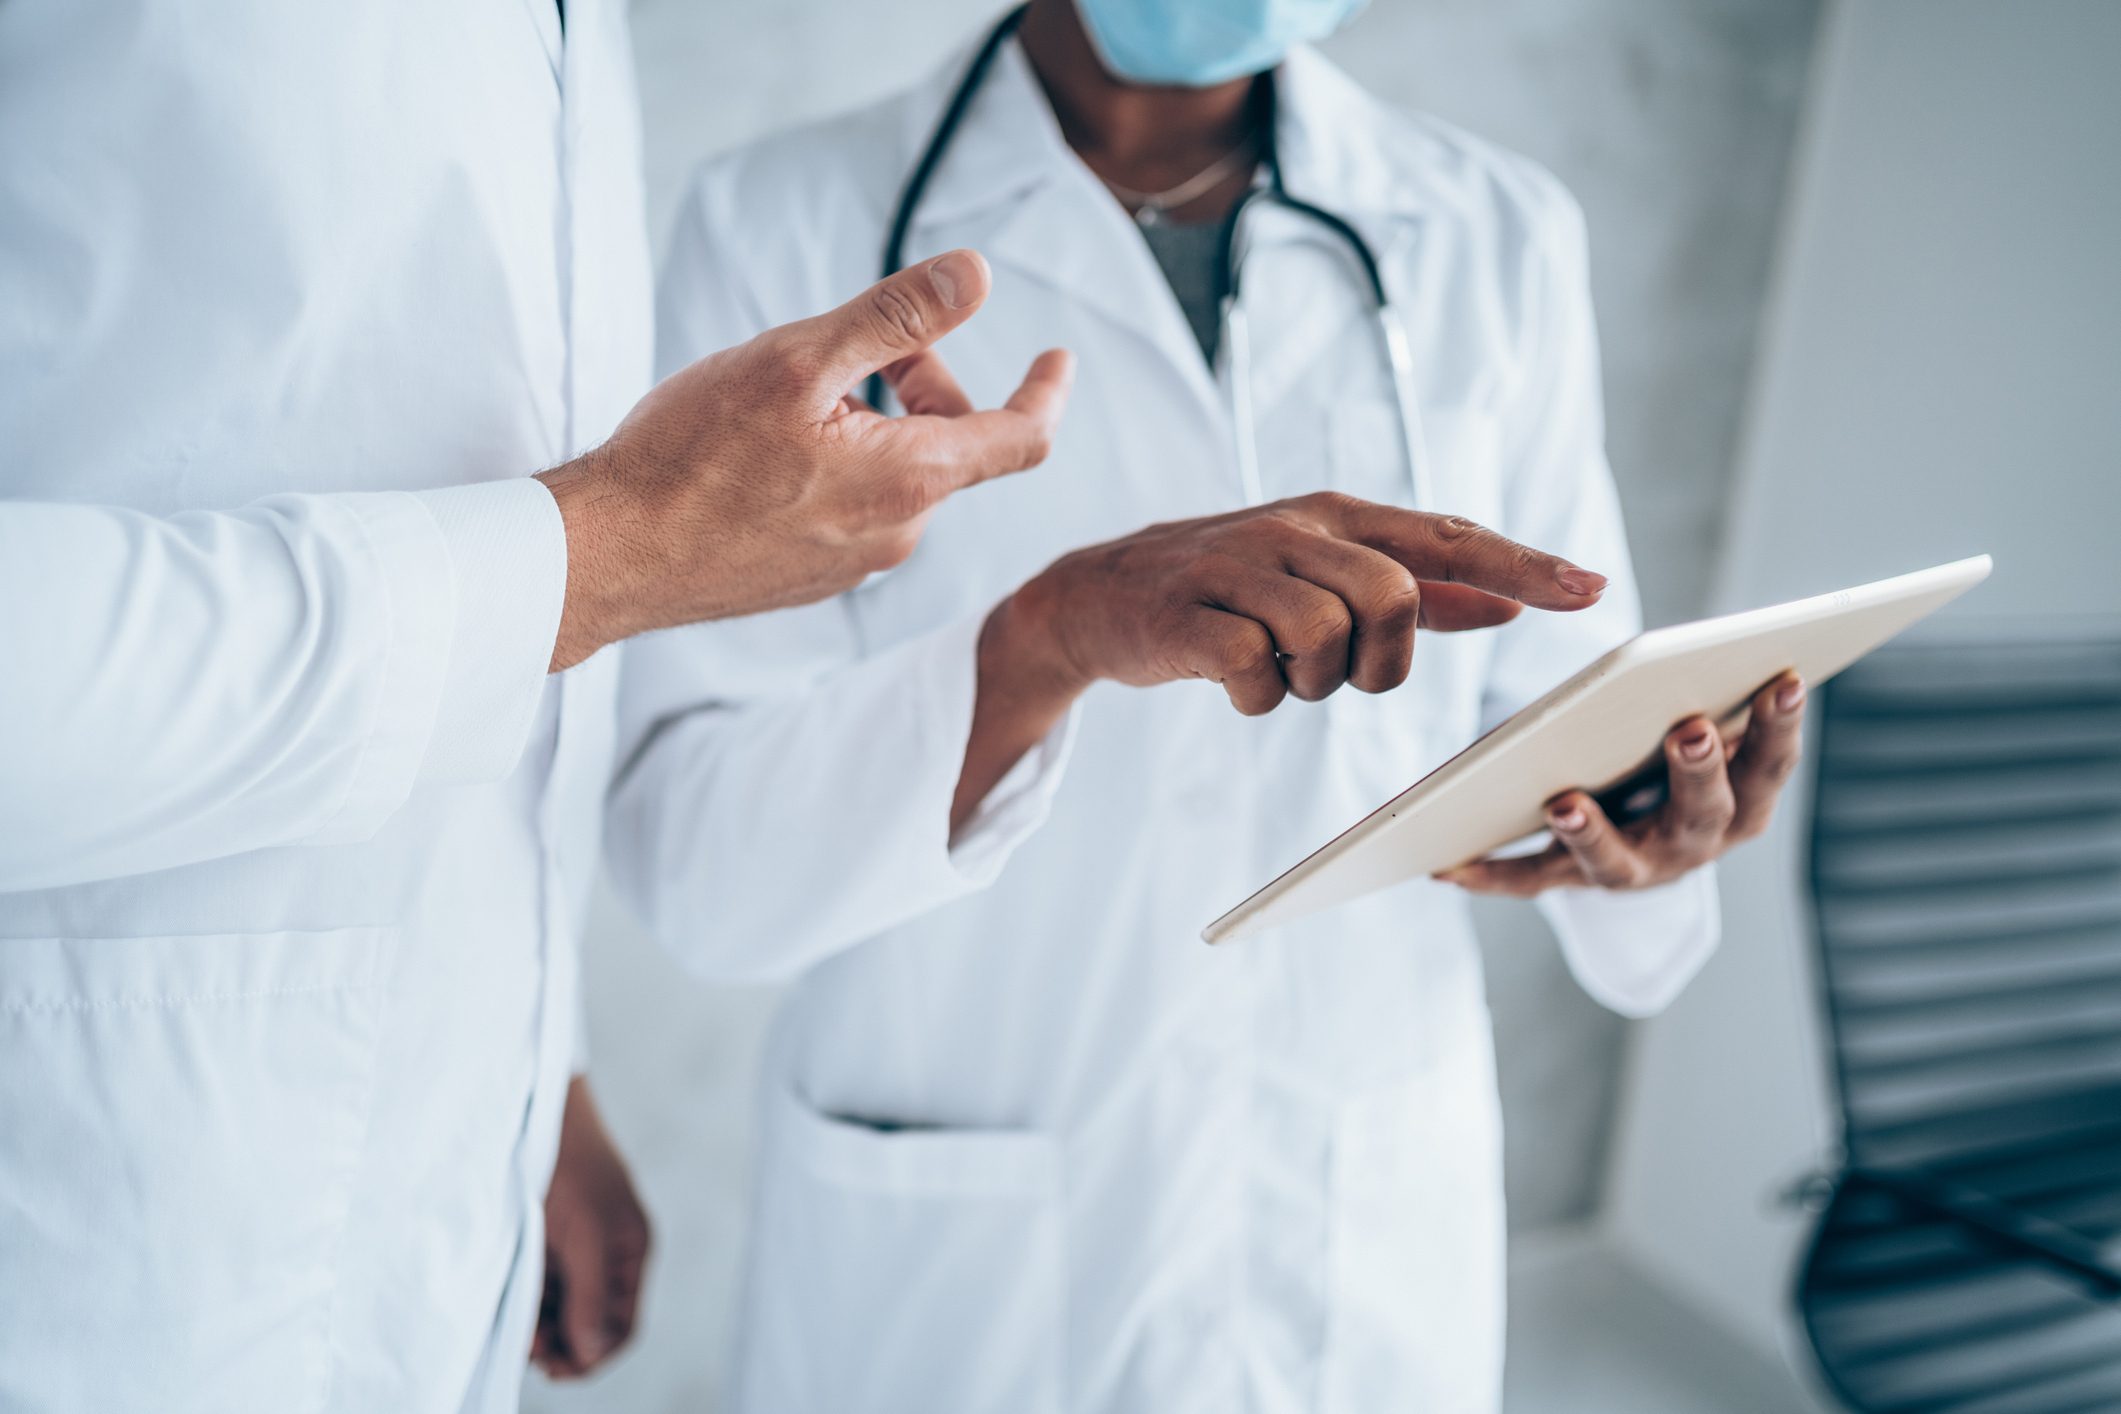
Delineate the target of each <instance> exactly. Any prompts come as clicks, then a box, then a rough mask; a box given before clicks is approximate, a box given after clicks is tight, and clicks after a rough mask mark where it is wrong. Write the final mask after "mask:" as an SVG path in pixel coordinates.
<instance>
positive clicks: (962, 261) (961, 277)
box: [928, 250, 979, 309]
mask: <svg viewBox="0 0 2121 1414" xmlns="http://www.w3.org/2000/svg"><path fill="white" fill-rule="evenodd" d="M928 280H929V282H930V283H931V284H933V285H934V286H935V292H936V293H937V294H938V295H941V296H942V299H943V303H944V304H947V305H949V306H950V307H951V308H952V309H963V308H964V307H965V306H966V305H968V304H970V303H972V291H973V289H974V287H975V286H976V285H977V284H978V283H979V271H978V269H977V268H976V267H975V266H974V265H973V263H972V257H971V256H970V255H967V254H966V253H965V252H964V251H961V250H953V251H951V252H950V253H949V254H948V255H939V256H937V257H936V258H935V259H934V260H933V261H932V262H930V264H929V266H928Z"/></svg>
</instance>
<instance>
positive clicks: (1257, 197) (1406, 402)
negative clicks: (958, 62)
mask: <svg viewBox="0 0 2121 1414" xmlns="http://www.w3.org/2000/svg"><path fill="white" fill-rule="evenodd" d="M1024 8H1025V7H1023V6H1019V7H1018V8H1016V9H1014V10H1012V11H1010V12H1009V13H1008V14H1006V15H1004V16H1003V17H1002V18H1001V21H1000V22H999V23H998V24H996V25H995V26H994V28H993V30H992V31H990V32H989V33H988V35H987V38H986V40H985V41H984V42H983V43H982V44H981V45H980V47H979V52H978V53H976V54H974V55H973V56H972V62H971V64H970V65H968V66H967V67H966V69H965V76H964V77H963V78H962V79H960V80H959V81H958V85H957V88H956V89H955V90H954V91H952V93H951V95H950V101H949V102H948V103H947V104H945V105H944V107H943V115H942V117H941V118H940V119H938V120H937V121H936V125H935V131H934V132H933V133H932V134H930V135H929V138H928V145H927V146H926V147H924V148H922V149H921V156H920V160H919V161H918V162H916V163H915V164H914V166H913V172H912V174H911V175H910V176H908V177H907V179H906V185H905V186H904V187H903V188H902V189H901V190H900V192H899V198H898V205H897V206H896V207H894V208H893V209H892V213H891V228H890V234H889V236H888V237H886V239H885V241H884V259H883V265H882V269H881V272H880V273H879V275H878V278H879V279H885V278H889V277H890V276H892V275H894V274H896V273H897V272H898V271H899V270H900V269H902V268H903V267H904V266H905V263H906V261H905V254H906V234H907V232H908V231H909V230H910V229H911V228H912V226H913V217H914V213H915V212H916V211H917V210H918V209H919V207H920V203H921V198H922V196H924V195H925V194H926V192H927V190H928V182H929V180H930V179H931V178H932V177H933V176H934V175H935V169H936V168H937V167H939V166H941V165H942V161H943V156H944V154H945V153H946V152H948V150H949V148H950V144H951V143H952V142H953V141H954V140H955V139H956V137H957V133H958V129H959V128H960V127H961V126H963V124H964V121H965V113H966V111H967V110H968V109H970V108H971V106H972V100H973V98H974V97H975V96H977V95H978V93H979V90H980V86H981V85H982V84H984V83H985V82H986V81H987V75H988V72H989V70H991V69H992V68H993V67H994V60H995V56H996V55H998V54H999V53H1000V52H1001V49H1002V45H1003V44H1004V43H1006V42H1007V41H1008V39H1009V37H1010V36H1011V35H1012V34H1014V33H1016V28H1017V26H1018V25H1019V24H1021V23H1022V22H1023V18H1024ZM1265 127H1266V132H1267V135H1268V136H1267V150H1266V152H1265V153H1264V154H1263V156H1262V158H1261V162H1260V165H1261V166H1262V167H1263V168H1264V169H1265V171H1266V180H1265V181H1264V182H1263V183H1261V184H1259V185H1257V186H1254V187H1253V188H1252V189H1251V190H1250V191H1248V192H1246V193H1245V194H1244V195H1243V196H1242V197H1240V198H1238V201H1237V204H1236V205H1235V206H1233V207H1231V209H1230V213H1229V215H1227V216H1226V217H1224V218H1223V228H1222V248H1221V252H1220V255H1219V257H1218V258H1219V262H1220V268H1219V270H1218V272H1217V273H1218V274H1219V275H1220V276H1221V284H1222V287H1223V288H1224V289H1225V290H1227V291H1228V292H1229V293H1228V294H1227V295H1225V296H1224V298H1223V307H1222V337H1223V349H1224V354H1225V359H1226V362H1225V368H1226V370H1227V372H1228V374H1229V398H1230V421H1231V430H1232V433H1233V439H1234V441H1235V443H1236V449H1237V471H1238V476H1239V479H1240V480H1241V482H1242V484H1243V487H1244V495H1245V503H1246V504H1247V505H1253V506H1256V505H1260V504H1262V503H1263V502H1264V501H1265V500H1266V494H1265V492H1264V490H1263V489H1262V487H1261V483H1260V473H1259V442H1258V432H1257V427H1256V425H1255V423H1254V409H1253V406H1252V341H1251V329H1250V327H1249V322H1248V320H1247V318H1246V315H1245V307H1244V300H1243V297H1242V289H1241V281H1242V279H1243V275H1244V256H1245V250H1246V246H1247V240H1246V236H1247V232H1248V226H1247V223H1246V221H1245V220H1244V218H1245V216H1246V214H1247V213H1248V212H1250V211H1252V210H1253V209H1254V208H1255V207H1257V206H1258V205H1259V204H1260V203H1261V202H1268V203H1271V204H1273V205H1276V206H1280V207H1283V208H1286V209H1287V210H1290V211H1293V212H1295V213H1297V214H1298V215H1300V216H1306V217H1309V218H1310V219H1311V220H1313V221H1315V222H1317V223H1318V224H1319V225H1320V226H1322V227H1324V228H1325V229H1326V230H1328V231H1330V232H1331V233H1332V234H1333V235H1334V236H1335V237H1337V238H1338V239H1339V240H1340V242H1341V243H1342V244H1343V245H1344V246H1346V247H1347V249H1348V251H1349V252H1350V253H1351V254H1353V255H1354V257H1355V261H1356V264H1357V265H1358V266H1359V267H1361V271H1362V278H1363V283H1364V284H1365V285H1366V286H1367V288H1368V289H1369V292H1370V298H1371V300H1372V302H1373V304H1374V307H1375V311H1376V320H1377V329H1378V334H1379V337H1380V338H1381V339H1382V340H1383V342H1384V350H1385V358H1386V360H1387V362H1388V363H1389V364H1390V367H1391V373H1392V398H1393V402H1394V403H1395V404H1396V405H1397V409H1398V413H1399V439H1400V444H1401V448H1402V451H1403V452H1404V455H1405V457H1406V464H1407V481H1408V484H1409V486H1410V488H1411V489H1412V491H1413V494H1414V504H1415V505H1416V506H1431V505H1434V504H1435V502H1434V501H1433V500H1432V499H1431V497H1430V491H1431V485H1430V481H1429V464H1428V456H1427V453H1426V443H1425V440H1424V438H1423V435H1422V425H1421V405H1420V403H1419V401H1418V400H1417V399H1416V398H1415V396H1414V355H1413V352H1412V350H1411V349H1409V347H1408V345H1407V335H1406V329H1405V326H1404V325H1402V324H1401V323H1400V321H1399V316H1398V312H1397V311H1396V310H1395V309H1394V308H1393V305H1392V297H1391V293H1390V292H1389V291H1388V290H1387V289H1386V287H1385V278H1384V271H1383V267H1382V266H1380V265H1379V263H1378V260H1377V254H1376V252H1375V251H1373V250H1371V248H1370V243H1369V242H1368V241H1366V240H1364V239H1363V237H1362V233H1361V232H1359V231H1357V230H1356V229H1355V227H1354V226H1352V225H1350V224H1349V223H1348V222H1347V221H1346V220H1344V219H1342V218H1341V217H1339V216H1336V215H1335V214H1333V213H1332V212H1330V211H1328V210H1326V209H1325V208H1324V207H1321V206H1315V205H1313V204H1312V203H1310V202H1308V201H1303V200H1300V199H1299V198H1297V197H1295V196H1292V195H1290V194H1289V190H1288V188H1287V187H1286V186H1284V185H1283V184H1282V173H1281V162H1280V159H1279V156H1278V154H1277V152H1276V150H1275V143H1274V137H1273V134H1274V120H1273V114H1272V112H1271V111H1270V112H1269V113H1268V115H1267V120H1266V124H1265ZM866 393H867V397H868V400H869V404H870V406H872V407H878V408H881V407H882V406H883V397H884V379H883V376H882V375H881V374H871V375H870V378H869V382H868V386H867V389H866Z"/></svg>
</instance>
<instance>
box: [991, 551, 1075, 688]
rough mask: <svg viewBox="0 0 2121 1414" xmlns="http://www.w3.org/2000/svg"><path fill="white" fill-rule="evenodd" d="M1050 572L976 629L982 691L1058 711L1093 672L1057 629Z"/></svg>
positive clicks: (1057, 600)
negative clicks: (1052, 706)
mask: <svg viewBox="0 0 2121 1414" xmlns="http://www.w3.org/2000/svg"><path fill="white" fill-rule="evenodd" d="M1058 591H1059V586H1058V585H1057V584H1056V583H1055V581H1054V577H1053V573H1052V571H1050V570H1049V571H1047V572H1045V573H1044V574H1040V575H1038V576H1037V577H1035V578H1033V579H1032V580H1030V581H1029V582H1028V583H1026V584H1024V585H1023V586H1022V587H1021V588H1019V589H1018V590H1017V591H1016V592H1015V593H1013V594H1011V595H1010V596H1009V597H1008V598H1006V599H1004V600H1002V602H1001V603H999V604H997V605H995V607H994V611H993V612H992V613H990V614H988V615H987V621H986V624H985V625H984V626H983V627H982V628H981V630H980V640H979V668H980V686H981V690H982V691H983V692H997V693H1005V694H1007V695H1009V696H1011V697H1015V698H1019V699H1022V700H1025V701H1050V702H1053V703H1056V704H1058V705H1060V706H1062V707H1065V706H1066V705H1067V704H1068V703H1071V702H1073V701H1074V700H1075V699H1076V698H1077V697H1079V696H1081V695H1082V693H1083V692H1084V690H1085V689H1087V688H1088V687H1089V686H1090V684H1091V683H1093V682H1095V681H1096V680H1097V676H1098V675H1097V673H1096V672H1095V671H1094V670H1092V669H1091V668H1090V667H1089V666H1088V665H1086V664H1085V663H1083V662H1082V661H1081V660H1080V658H1079V656H1078V655H1076V654H1075V653H1073V652H1071V651H1070V650H1069V647H1068V645H1067V640H1066V636H1065V635H1064V634H1063V633H1062V632H1061V628H1062V623H1063V619H1062V612H1061V611H1062V604H1063V602H1064V596H1063V595H1062V594H1061V593H1059V592H1058Z"/></svg>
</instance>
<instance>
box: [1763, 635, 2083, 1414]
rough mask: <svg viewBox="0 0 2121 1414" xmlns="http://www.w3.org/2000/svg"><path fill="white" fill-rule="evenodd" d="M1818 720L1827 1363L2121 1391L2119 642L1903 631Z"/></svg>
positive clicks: (1853, 1395)
mask: <svg viewBox="0 0 2121 1414" xmlns="http://www.w3.org/2000/svg"><path fill="white" fill-rule="evenodd" d="M1819 717H1820V721H1819V725H1818V729H1817V730H1818V765H1819V774H1818V784H1817V790H1816V792H1815V795H1814V807H1813V808H1814V818H1813V825H1812V843H1811V863H1810V873H1811V886H1812V899H1813V906H1814V910H1815V920H1816V924H1817V934H1818V946H1819V962H1820V977H1821V982H1822V987H1823V992H1824V1002H1825V1015H1826V1028H1827V1034H1828V1037H1829V1040H1830V1043H1831V1047H1832V1060H1833V1070H1834V1076H1835V1080H1836V1082H1837V1084H1838V1087H1839V1090H1840V1101H1841V1112H1842V1121H1843V1129H1842V1139H1843V1155H1844V1161H1843V1167H1842V1169H1841V1171H1840V1173H1839V1174H1838V1175H1836V1176H1835V1177H1834V1178H1833V1179H1832V1180H1831V1196H1830V1197H1829V1198H1828V1200H1827V1202H1826V1205H1825V1208H1824V1211H1823V1212H1822V1213H1821V1214H1820V1217H1819V1221H1818V1227H1817V1229H1816V1230H1815V1232H1814V1233H1813V1237H1812V1243H1811V1247H1810V1250H1809V1252H1808V1254H1807V1255H1806V1258H1805V1260H1804V1263H1803V1267H1802V1271H1801V1274H1800V1276H1799V1279H1798V1286H1797V1294H1796V1296H1797V1305H1798V1310H1799V1312H1800V1314H1801V1315H1802V1317H1803V1321H1804V1325H1805V1329H1806V1332H1807V1334H1808V1335H1809V1337H1810V1339H1811V1344H1812V1348H1813V1350H1814V1351H1815V1352H1816V1354H1817V1356H1818V1360H1819V1366H1820V1370H1821V1372H1822V1373H1823V1375H1824V1376H1825V1379H1826V1381H1827V1383H1828V1384H1829V1385H1830V1386H1831V1387H1832V1388H1833V1390H1834V1391H1835V1392H1836V1393H1837V1394H1838V1395H1839V1396H1840V1397H1841V1398H1842V1399H1843V1400H1844V1401H1845V1402H1846V1403H1847V1404H1848V1405H1849V1406H1850V1407H1851V1408H1853V1409H1857V1410H1864V1411H1870V1414H1888V1412H1890V1414H1918V1412H1919V1414H2064V1412H2065V1411H2078V1410H2083V1411H2091V1410H2101V1411H2121V643H2112V642H2105V643H2083V642H2079V643H2074V644H2028V643H2014V644H2009V645H1990V646H1979V647H1975V646H1964V645H1961V646H1942V645H1939V646H1924V647H1912V648H1899V649H1893V650H1888V651H1887V652H1883V653H1880V654H1877V655H1874V656H1873V657H1872V658H1871V659H1869V660H1868V661H1866V662H1864V663H1862V664H1859V665H1858V666H1857V667H1855V668H1853V669H1851V670H1850V671H1849V672H1848V673H1846V674H1845V675H1844V676H1842V677H1841V678H1839V679H1838V680H1836V681H1834V682H1832V683H1829V684H1828V685H1827V686H1826V688H1825V689H1824V690H1823V691H1822V692H1821V694H1820V709H1819Z"/></svg>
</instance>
